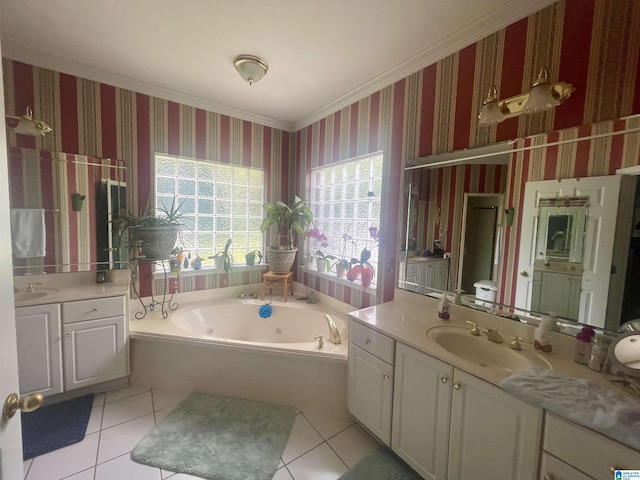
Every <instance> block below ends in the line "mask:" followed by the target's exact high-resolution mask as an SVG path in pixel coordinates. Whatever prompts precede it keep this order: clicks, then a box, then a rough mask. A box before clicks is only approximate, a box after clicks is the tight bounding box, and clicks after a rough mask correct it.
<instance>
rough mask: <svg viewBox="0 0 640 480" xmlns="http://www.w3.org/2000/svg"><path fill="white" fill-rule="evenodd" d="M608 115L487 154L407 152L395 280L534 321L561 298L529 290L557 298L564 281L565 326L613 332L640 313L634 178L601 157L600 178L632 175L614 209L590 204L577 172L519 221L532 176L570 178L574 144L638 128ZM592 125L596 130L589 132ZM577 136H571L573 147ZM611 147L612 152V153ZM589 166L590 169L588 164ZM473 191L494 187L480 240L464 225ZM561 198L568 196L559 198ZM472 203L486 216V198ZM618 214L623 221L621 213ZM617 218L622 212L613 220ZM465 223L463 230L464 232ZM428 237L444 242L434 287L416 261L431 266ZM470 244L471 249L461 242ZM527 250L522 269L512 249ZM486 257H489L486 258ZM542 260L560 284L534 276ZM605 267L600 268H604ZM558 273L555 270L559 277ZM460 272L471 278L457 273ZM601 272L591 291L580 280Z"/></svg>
mask: <svg viewBox="0 0 640 480" xmlns="http://www.w3.org/2000/svg"><path fill="white" fill-rule="evenodd" d="M632 119H633V121H636V122H637V120H638V116H635V117H628V118H626V119H621V120H617V121H616V122H618V123H620V122H625V124H626V125H630V123H631V121H632ZM612 124H613V122H605V123H603V124H597V126H596V125H595V124H594V125H592V126H589V127H590V128H588V129H587V128H582V130H583V131H584V130H588V131H591V132H592V133H594V135H593V136H591V137H586V138H585V137H584V135H585V134H584V133H581V134H578V132H577V130H578V129H577V128H573V129H568V130H567V131H566V132H564V131H560V132H554V133H553V134H551V135H547V136H546V137H547V138H544V137H545V136H536V137H532V138H526V139H519V140H517V141H515V142H508V143H506V144H503V149H502V151H501V150H500V146H499V145H500V144H496V145H495V146H493V147H494V148H495V149H496V151H495V152H494V153H490V152H486V151H484V150H483V149H469V150H464V151H461V152H452V153H449V154H446V155H439V156H432V157H426V158H421V159H417V160H412V161H410V162H409V163H408V164H407V168H406V170H405V190H404V199H405V202H406V203H405V206H406V215H404V216H403V225H402V229H403V230H402V235H401V238H402V239H403V241H402V245H400V251H401V255H400V264H399V268H398V272H399V278H398V286H399V288H404V289H407V290H411V291H414V292H417V293H422V294H429V293H431V292H434V293H437V292H439V291H441V290H446V291H448V292H450V298H452V299H456V298H458V299H459V298H460V296H459V295H456V291H457V290H458V291H460V293H462V297H461V298H462V303H463V304H465V305H467V306H470V307H473V308H483V307H485V306H486V305H491V307H492V309H491V310H492V311H493V312H494V313H497V314H500V315H505V316H509V315H512V314H514V313H516V314H517V315H518V316H519V317H528V318H531V319H533V320H532V323H536V320H535V319H536V318H538V317H539V315H540V314H549V311H554V312H556V313H558V308H559V306H558V305H556V306H554V308H556V309H555V310H552V309H551V308H549V305H548V302H547V303H544V302H543V303H542V304H541V303H540V302H538V303H537V304H536V303H535V302H533V303H532V297H534V296H535V297H537V298H538V299H539V298H543V299H546V300H551V301H554V300H559V299H565V298H568V296H569V293H568V291H569V290H568V289H569V286H570V285H574V293H575V295H574V297H572V301H571V302H569V303H570V304H567V302H564V300H563V302H562V306H563V308H565V309H564V310H561V311H560V312H559V313H560V315H559V316H560V317H562V320H563V325H566V326H567V329H568V330H572V328H570V327H574V326H575V325H577V324H578V323H589V324H591V325H594V326H596V327H599V328H602V329H608V330H611V331H617V330H618V328H619V326H620V324H621V323H623V322H625V321H628V320H632V319H634V318H640V301H639V300H638V299H640V287H639V282H638V281H637V276H638V273H637V272H638V268H639V267H640V258H639V255H638V252H637V246H638V245H637V243H640V221H639V220H640V216H638V214H640V201H639V200H638V199H637V197H638V196H637V194H636V193H635V179H634V177H626V176H622V177H621V176H619V175H618V176H616V175H610V173H611V169H612V168H614V167H612V166H610V165H609V164H608V162H609V160H599V162H602V164H603V165H604V168H602V171H603V172H604V173H603V174H602V175H603V176H602V177H597V178H606V177H607V176H608V177H621V178H623V179H624V180H623V181H622V183H623V184H624V183H625V180H627V179H632V178H633V182H632V184H633V186H632V187H631V189H630V190H626V191H625V193H624V195H623V194H619V195H618V194H616V195H615V197H616V199H617V198H618V196H620V197H622V196H625V198H626V197H627V196H631V197H632V198H631V200H630V201H627V200H628V199H626V200H625V201H626V206H625V210H624V211H622V210H620V211H618V210H616V213H614V214H613V215H610V214H609V215H606V214H602V215H601V214H599V213H597V212H596V210H597V208H600V207H599V206H598V202H599V200H598V198H599V197H598V195H600V193H601V191H598V190H597V189H596V188H591V187H588V186H587V182H586V181H584V180H586V179H589V178H590V177H584V178H583V179H575V178H574V179H573V180H578V181H580V180H583V183H582V184H580V185H581V186H580V187H577V190H572V191H570V192H569V191H568V190H567V191H564V190H563V191H562V192H560V193H558V192H556V191H554V192H553V193H550V194H538V196H537V197H536V198H535V200H534V201H533V202H531V204H532V205H533V206H534V210H535V215H534V217H535V222H533V223H532V225H531V227H530V228H528V227H527V228H528V229H527V228H525V225H524V220H523V212H522V210H523V206H524V198H523V197H524V191H525V187H526V186H528V184H529V183H531V180H538V179H541V178H549V177H551V178H553V177H554V176H560V177H561V178H564V177H568V176H570V174H571V172H574V171H576V165H577V164H578V162H577V161H576V156H577V155H578V153H577V151H580V150H581V149H584V150H588V149H589V148H591V149H592V150H596V149H597V148H600V146H601V144H603V143H604V144H607V145H610V144H611V143H612V142H614V141H615V142H625V145H626V140H625V137H626V136H629V135H630V134H634V135H635V136H636V137H637V135H638V133H637V128H636V129H633V128H631V127H626V129H625V127H622V128H620V131H615V130H614V129H613V128H612ZM596 131H597V133H598V134H599V135H598V136H596V135H595V133H596ZM607 131H608V132H609V133H608V135H609V136H611V137H614V139H615V140H614V139H612V138H604V139H602V138H601V137H602V136H606V135H602V132H607ZM627 132H629V133H627ZM581 135H582V136H581ZM618 135H619V136H618ZM558 138H560V139H568V140H565V141H564V143H567V144H570V146H569V147H566V148H563V147H558V146H557V143H556V144H553V142H552V139H553V140H555V141H557V139H558ZM545 142H546V143H545ZM578 142H590V143H589V144H585V143H578ZM598 142H600V143H598ZM576 144H577V145H579V147H578V148H576V146H575V145H576ZM585 145H586V146H585ZM596 147H597V148H596ZM483 148H485V149H486V148H487V147H483ZM505 151H506V156H507V160H506V161H496V160H495V159H496V158H503V157H504V153H505ZM598 151H600V150H598ZM602 152H604V150H602ZM610 154H611V155H612V156H613V155H614V153H613V152H612V153H610ZM618 154H620V152H618ZM561 155H565V156H566V159H565V158H560V157H561ZM624 155H627V153H624ZM628 155H629V158H623V159H620V158H617V159H613V160H611V161H610V163H611V164H612V165H614V164H616V162H620V163H618V165H633V164H635V163H637V158H636V157H637V152H635V153H634V151H631V149H630V151H629V153H628ZM512 157H513V159H514V160H513V162H512V161H511V158H512ZM547 157H551V158H552V159H553V162H555V163H552V164H551V167H549V166H546V165H545V158H547ZM589 165H590V167H589V168H591V163H589ZM580 168H581V169H583V170H584V173H583V175H586V174H587V173H586V172H587V170H586V166H581V167H580ZM581 171H582V170H581ZM574 175H575V173H574ZM592 178H594V179H595V178H596V177H592ZM548 182H549V183H554V184H555V187H558V184H560V186H561V187H562V188H564V185H563V184H562V183H563V182H564V180H562V182H560V181H558V180H551V181H548ZM540 183H546V182H542V181H541V182H540ZM558 188H560V187H558ZM629 192H630V193H629ZM481 196H493V197H494V198H493V199H492V200H493V202H492V205H494V206H495V209H498V212H497V215H496V216H497V220H496V221H495V224H494V225H489V223H490V222H489V220H482V221H481V224H482V225H484V226H485V227H486V228H485V230H486V231H485V232H484V233H483V234H482V235H483V238H484V239H485V240H483V241H482V242H479V241H477V239H478V236H477V235H475V234H474V233H473V232H476V231H477V227H471V228H468V227H467V226H466V225H467V219H466V215H467V214H468V213H469V212H470V211H471V210H470V205H471V203H470V202H469V200H470V199H471V198H473V197H481ZM562 197H566V198H562ZM548 198H562V200H563V205H555V204H553V202H550V201H548V200H546V199H548ZM569 199H570V200H571V202H570V203H569V204H565V203H566V201H568V200H569ZM541 200H544V201H541ZM500 201H502V204H500ZM477 207H480V208H484V209H486V210H487V211H486V212H483V215H485V216H486V218H488V219H490V220H491V221H493V218H494V217H493V215H491V211H490V210H489V209H490V208H491V206H490V205H489V206H487V205H475V206H474V208H477ZM596 207H597V208H596ZM518 210H520V211H518ZM592 210H593V212H592ZM635 212H638V213H635ZM592 213H593V214H592ZM634 214H635V221H634ZM598 215H600V217H599V216H598ZM607 217H613V219H614V223H613V224H612V226H607V227H605V226H603V223H602V222H603V221H602V222H601V220H598V218H600V219H603V218H607ZM623 218H624V219H625V220H622V219H623ZM616 219H621V220H620V221H618V222H617V223H615V220H616ZM465 229H466V230H470V233H467V232H465ZM608 230H610V231H611V236H612V240H611V242H610V245H609V247H607V248H608V255H609V257H608V258H609V260H608V264H606V263H607V262H606V261H605V262H600V263H599V264H598V263H597V262H596V257H597V256H598V252H599V251H600V249H601V247H603V243H602V238H603V237H602V235H601V234H602V232H605V231H608ZM624 236H626V240H625V242H626V246H625V245H623V246H622V247H619V246H618V245H619V242H618V240H617V239H618V238H619V237H620V238H621V237H624ZM436 240H437V241H438V243H439V246H440V247H441V248H442V249H443V250H444V258H446V259H447V260H448V271H447V274H448V279H447V282H446V287H445V288H438V287H439V286H438V285H436V284H435V283H433V281H431V283H425V280H426V279H427V278H428V275H426V274H425V273H423V272H422V270H426V267H423V266H422V265H423V264H431V266H432V268H433V267H434V266H435V264H433V263H431V262H434V260H433V257H432V256H431V255H432V252H433V251H434V242H435V241H436ZM614 241H615V242H616V243H615V248H614ZM625 242H623V244H624V243H625ZM470 243H471V246H472V247H473V249H470V248H469V244H470ZM465 244H466V247H465ZM478 244H481V245H478ZM474 249H475V250H474ZM478 249H479V250H478ZM527 250H530V252H529V253H530V255H529V259H530V260H531V269H530V270H527V271H524V270H522V269H521V268H519V261H520V259H518V258H517V255H518V251H520V254H522V252H523V251H527ZM470 251H472V252H473V256H474V257H479V256H481V257H482V258H483V260H482V265H483V269H482V270H481V271H482V272H483V273H482V274H481V275H482V277H483V278H474V277H473V275H474V274H473V273H469V272H473V269H472V268H467V267H466V266H465V263H467V259H466V258H465V255H468V254H469V252H470ZM487 259H488V261H489V262H490V264H487ZM605 264H606V267H605V266H604V265H605ZM595 267H597V268H595ZM543 269H544V272H545V275H547V277H548V279H551V278H553V275H554V274H556V277H555V279H556V280H560V279H562V281H563V282H565V284H563V285H565V287H566V288H564V287H563V288H564V290H563V289H559V288H551V287H549V282H547V281H546V280H545V281H544V282H542V283H541V284H540V283H539V282H538V280H539V278H538V276H539V273H538V272H541V271H543ZM559 271H560V272H559ZM603 271H605V272H606V273H605V274H604V275H603V273H602V272H603ZM609 271H611V274H610V275H609ZM558 273H560V276H557V274H558ZM465 275H468V276H469V278H465ZM590 275H591V276H590ZM440 277H442V275H440ZM534 277H536V278H535V280H536V282H534ZM525 278H526V279H528V280H529V285H528V290H527V291H526V294H525V297H524V298H525V301H522V302H519V301H517V291H518V290H519V288H518V285H519V282H520V281H521V279H525ZM600 278H607V279H608V284H607V285H605V286H604V287H603V288H602V289H600V290H598V288H595V286H594V288H593V291H588V289H587V288H586V287H585V285H586V282H594V281H596V280H598V279H600ZM634 279H636V280H635V281H634ZM479 281H483V282H482V285H483V289H482V291H480V292H478V287H476V286H475V284H477V283H479ZM491 282H494V283H493V284H492V283H491ZM572 282H573V283H572ZM534 283H536V287H535V288H534ZM493 285H495V287H494V286H493ZM540 287H544V288H540ZM493 288H495V289H496V290H495V291H494V290H493ZM474 290H475V291H474ZM476 293H480V295H481V296H482V298H483V301H478V299H477V298H476ZM534 293H535V295H534ZM598 295H600V298H598ZM602 297H603V298H602ZM565 320H566V321H565ZM573 330H575V329H573Z"/></svg>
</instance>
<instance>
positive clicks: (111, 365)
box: [62, 317, 127, 390]
mask: <svg viewBox="0 0 640 480" xmlns="http://www.w3.org/2000/svg"><path fill="white" fill-rule="evenodd" d="M62 332H63V335H64V337H63V338H64V386H65V390H72V389H75V388H80V387H84V386H87V385H93V384H96V383H101V382H106V381H108V380H113V379H115V378H121V377H125V376H126V375H127V352H126V329H125V317H111V318H103V319H100V320H89V321H85V322H77V323H71V324H67V325H64V326H63V329H62Z"/></svg>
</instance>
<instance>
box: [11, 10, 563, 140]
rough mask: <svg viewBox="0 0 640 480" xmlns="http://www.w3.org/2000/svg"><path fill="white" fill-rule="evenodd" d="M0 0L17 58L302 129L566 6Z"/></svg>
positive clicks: (189, 103) (224, 112) (259, 121)
mask: <svg viewBox="0 0 640 480" xmlns="http://www.w3.org/2000/svg"><path fill="white" fill-rule="evenodd" d="M0 1H1V2H2V18H1V20H0V21H1V24H0V26H1V30H0V31H1V33H2V53H3V56H5V57H7V58H11V59H14V60H19V61H23V62H26V63H31V64H33V65H37V66H41V67H45V68H51V69H54V70H57V71H60V72H64V73H68V74H72V75H76V76H79V77H83V78H88V79H91V80H96V81H100V82H103V83H107V84H111V85H115V86H118V87H122V88H128V89H131V90H135V91H137V92H141V93H146V94H149V95H154V96H157V97H161V98H165V99H168V100H173V101H177V102H180V103H184V104H187V105H192V106H197V107H200V108H204V109H206V110H211V111H214V112H218V113H222V114H227V115H231V116H234V117H238V118H241V119H245V120H250V121H253V122H256V123H260V124H264V125H268V126H273V127H276V128H281V129H284V130H288V131H297V130H299V129H300V128H302V127H304V126H306V125H309V124H311V123H313V122H315V121H317V120H319V119H321V118H323V117H325V116H327V115H328V114H330V113H333V112H335V111H337V110H339V109H340V108H343V107H344V106H346V105H349V104H350V103H352V102H354V101H356V100H358V99H360V98H363V97H365V96H367V95H370V94H371V93H373V92H376V91H378V90H380V89H381V88H383V87H385V86H387V85H390V84H392V83H393V82H395V81H397V80H399V79H401V78H403V77H406V76H407V75H409V74H411V73H413V72H415V71H418V70H419V69H421V68H423V67H425V66H427V65H430V64H432V63H434V62H435V61H437V60H439V59H441V58H444V57H445V56H447V55H449V54H451V53H453V52H455V51H457V50H460V49H461V48H462V47H464V46H466V45H469V44H471V43H473V42H475V41H477V40H479V39H481V38H483V37H484V36H486V35H488V34H490V33H493V32H495V31H497V30H499V29H501V28H503V27H505V26H506V25H509V24H511V23H513V22H514V21H517V20H519V19H521V18H523V17H525V16H527V15H529V14H530V13H532V12H535V11H537V10H539V9H541V8H543V7H545V6H547V5H549V4H551V3H554V1H555V0H180V1H176V0H0ZM242 53H246V54H251V55H256V56H259V57H261V58H262V59H264V60H265V61H266V62H267V63H268V64H269V72H268V73H267V75H266V76H265V77H264V78H263V79H262V80H261V81H260V82H258V83H256V84H254V85H253V86H249V84H248V83H246V82H245V81H244V80H242V79H241V78H240V76H239V75H238V73H237V72H236V71H235V69H234V67H233V64H232V61H233V59H234V57H235V56H236V55H238V54H242Z"/></svg>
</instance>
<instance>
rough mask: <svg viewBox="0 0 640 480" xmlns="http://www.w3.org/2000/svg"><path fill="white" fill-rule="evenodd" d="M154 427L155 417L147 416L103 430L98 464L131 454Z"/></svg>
mask: <svg viewBox="0 0 640 480" xmlns="http://www.w3.org/2000/svg"><path fill="white" fill-rule="evenodd" d="M153 427H154V422H153V415H145V416H144V417H140V418H136V419H135V420H130V421H128V422H126V423H122V424H120V425H116V426H115V427H111V428H107V429H106V430H102V432H101V433H100V451H99V452H98V463H102V462H106V461H107V460H111V459H113V458H116V457H119V456H120V455H123V454H125V453H128V452H130V451H131V450H133V447H135V446H136V445H137V444H138V442H139V441H140V440H142V437H144V436H145V435H146V434H147V432H148V431H149V430H151V429H152V428H153Z"/></svg>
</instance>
